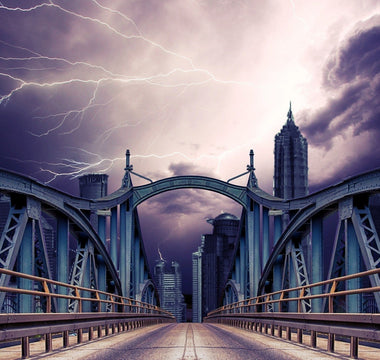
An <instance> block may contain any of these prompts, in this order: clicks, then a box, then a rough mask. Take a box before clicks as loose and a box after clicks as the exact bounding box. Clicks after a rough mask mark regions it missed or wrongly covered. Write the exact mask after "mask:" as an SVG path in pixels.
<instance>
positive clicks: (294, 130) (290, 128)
mask: <svg viewBox="0 0 380 360" xmlns="http://www.w3.org/2000/svg"><path fill="white" fill-rule="evenodd" d="M273 192H274V195H275V196H277V197H280V198H283V199H293V198H297V197H302V196H305V195H307V194H308V193H309V185H308V164H307V140H306V138H304V137H303V136H302V134H301V132H300V131H299V129H298V126H296V124H295V123H294V117H293V113H292V104H291V103H290V107H289V111H288V115H287V120H286V123H285V125H284V126H283V127H282V129H281V131H280V132H279V133H278V134H277V135H276V136H275V143H274V178H273Z"/></svg>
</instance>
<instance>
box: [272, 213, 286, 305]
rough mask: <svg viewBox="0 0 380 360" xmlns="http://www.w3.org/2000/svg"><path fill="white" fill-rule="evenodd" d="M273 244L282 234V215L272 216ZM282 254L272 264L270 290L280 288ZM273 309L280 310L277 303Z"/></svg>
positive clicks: (278, 296) (277, 297) (277, 296)
mask: <svg viewBox="0 0 380 360" xmlns="http://www.w3.org/2000/svg"><path fill="white" fill-rule="evenodd" d="M273 227H274V229H273V236H274V238H273V246H275V245H276V243H277V241H278V239H279V238H280V236H281V234H282V216H281V215H275V216H274V224H273ZM283 262H284V260H283V256H282V255H279V256H278V258H277V260H276V262H275V264H274V266H273V284H272V291H277V290H280V289H281V286H282V267H283ZM279 298H280V295H276V296H275V299H279ZM274 310H275V311H280V305H279V303H276V304H274Z"/></svg>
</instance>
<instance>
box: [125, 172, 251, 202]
mask: <svg viewBox="0 0 380 360" xmlns="http://www.w3.org/2000/svg"><path fill="white" fill-rule="evenodd" d="M178 189H202V190H209V191H213V192H216V193H219V194H222V195H225V196H226V197H228V198H230V199H232V200H234V201H236V202H237V203H239V204H240V205H242V206H243V207H244V208H245V207H246V206H247V200H246V198H247V188H246V187H244V186H238V185H233V184H230V183H227V182H225V181H222V180H218V179H214V178H211V177H206V176H175V177H170V178H166V179H162V180H158V181H155V182H153V183H150V184H146V185H142V186H136V187H134V188H133V195H132V196H133V207H136V206H137V205H139V204H141V203H142V202H144V201H145V200H148V199H149V198H151V197H153V196H155V195H158V194H161V193H163V192H166V191H172V190H178Z"/></svg>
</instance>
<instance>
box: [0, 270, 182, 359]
mask: <svg viewBox="0 0 380 360" xmlns="http://www.w3.org/2000/svg"><path fill="white" fill-rule="evenodd" d="M0 274H4V275H8V276H12V277H18V278H23V279H28V280H30V281H32V282H33V285H36V284H37V283H39V284H40V285H41V288H42V289H43V291H39V290H28V289H20V288H15V287H0V292H5V293H15V294H21V295H23V296H24V295H30V296H34V297H35V298H38V299H39V301H41V299H42V298H43V299H45V300H46V303H45V306H44V308H45V312H44V313H42V312H37V313H3V314H0V341H4V340H5V341H10V340H15V339H21V356H22V358H28V357H29V356H30V346H29V340H30V337H33V336H37V335H43V336H44V337H45V351H46V352H50V351H52V335H53V334H57V333H61V334H62V339H63V347H67V346H68V345H69V341H68V338H69V332H75V333H76V334H77V343H81V342H82V341H83V331H84V330H88V339H89V340H93V339H94V332H97V337H102V336H103V334H105V335H109V334H110V333H112V334H114V333H115V332H116V331H117V332H121V331H128V330H131V329H135V328H138V327H143V326H148V325H153V324H158V323H170V322H175V321H176V320H175V318H174V316H173V315H172V314H171V313H169V312H168V311H165V310H163V309H160V308H159V307H157V306H155V305H152V304H148V303H144V302H140V301H137V300H134V299H130V298H126V297H123V296H120V295H116V294H112V293H107V292H104V291H100V290H96V289H91V288H85V287H80V286H74V285H70V284H65V283H61V282H58V281H54V280H49V279H45V278H41V277H37V276H32V275H26V274H22V273H18V272H15V271H10V270H6V269H0ZM52 287H56V288H57V287H61V288H66V289H67V292H69V291H71V292H73V293H74V295H66V294H62V293H60V294H59V293H55V292H51V288H52ZM60 292H62V291H60ZM53 299H66V300H75V301H77V302H78V306H77V312H71V313H64V312H55V313H53V312H52V301H53ZM86 302H89V303H90V304H94V305H95V306H94V308H95V310H96V311H94V312H83V311H82V309H83V304H84V303H86ZM102 304H104V306H102ZM40 309H41V308H40ZM102 309H104V310H106V311H102ZM94 329H95V331H94Z"/></svg>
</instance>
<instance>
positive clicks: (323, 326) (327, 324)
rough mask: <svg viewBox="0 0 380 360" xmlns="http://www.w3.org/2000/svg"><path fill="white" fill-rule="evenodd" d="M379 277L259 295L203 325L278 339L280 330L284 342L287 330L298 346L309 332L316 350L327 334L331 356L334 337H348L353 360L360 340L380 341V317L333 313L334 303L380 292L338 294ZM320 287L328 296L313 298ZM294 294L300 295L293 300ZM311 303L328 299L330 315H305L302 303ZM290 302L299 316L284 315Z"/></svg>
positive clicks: (376, 289) (223, 310) (341, 279)
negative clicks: (319, 338) (342, 287)
mask: <svg viewBox="0 0 380 360" xmlns="http://www.w3.org/2000/svg"><path fill="white" fill-rule="evenodd" d="M376 274H380V269H373V270H369V271H364V272H361V273H357V274H353V275H348V276H342V277H339V278H335V279H331V280H326V281H322V282H319V283H314V284H309V285H305V286H299V287H296V288H291V289H284V290H281V291H276V292H273V293H269V294H265V295H260V296H257V297H254V298H250V299H246V300H242V301H239V302H236V303H233V304H228V305H225V306H222V307H220V308H218V309H216V310H214V311H211V312H210V313H208V314H207V317H206V318H205V319H204V321H205V322H210V323H221V324H226V325H231V326H235V327H240V328H245V329H248V330H252V331H259V332H264V333H266V334H267V333H269V334H270V335H273V336H275V333H276V330H277V336H278V337H281V338H282V333H283V330H284V329H285V331H286V338H287V339H288V340H291V333H292V330H296V332H297V342H299V343H302V335H303V332H305V331H306V332H310V337H311V340H310V344H311V346H312V347H314V348H315V347H317V333H322V334H327V340H328V341H327V350H328V351H330V352H334V344H335V337H336V336H337V335H339V336H344V337H349V338H350V356H351V357H352V358H357V357H358V345H359V339H365V340H370V341H377V342H379V341H380V314H378V313H371V314H369V313H333V310H334V307H333V301H334V298H335V297H337V296H343V295H345V296H350V295H355V294H363V293H376V292H379V291H380V287H368V288H359V289H350V290H342V291H337V289H338V284H339V283H340V282H344V281H349V280H352V279H357V278H363V277H366V276H372V275H376ZM318 286H319V287H323V286H324V287H325V289H326V292H325V293H322V294H311V289H313V288H315V287H318ZM291 294H297V295H296V296H290V295H291ZM276 297H277V298H276ZM312 299H327V301H328V311H329V312H327V313H311V312H308V313H306V312H302V309H303V308H302V301H309V300H312ZM290 302H296V303H297V312H283V311H282V307H283V306H284V304H286V303H288V304H289V303H290ZM274 305H276V306H274ZM269 310H271V311H269ZM275 310H277V311H275ZM269 329H270V332H269Z"/></svg>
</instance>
